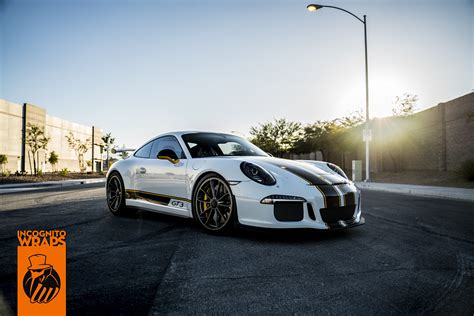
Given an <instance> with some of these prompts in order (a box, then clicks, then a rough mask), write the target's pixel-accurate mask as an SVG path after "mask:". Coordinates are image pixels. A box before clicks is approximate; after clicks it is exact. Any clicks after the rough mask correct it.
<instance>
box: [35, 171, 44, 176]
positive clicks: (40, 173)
mask: <svg viewBox="0 0 474 316" xmlns="http://www.w3.org/2000/svg"><path fill="white" fill-rule="evenodd" d="M36 175H37V176H38V177H42V176H43V170H41V169H39V170H38V172H37V173H36Z"/></svg>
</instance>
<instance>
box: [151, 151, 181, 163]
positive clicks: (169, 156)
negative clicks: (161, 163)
mask: <svg viewBox="0 0 474 316" xmlns="http://www.w3.org/2000/svg"><path fill="white" fill-rule="evenodd" d="M156 158H158V159H164V160H168V161H169V162H171V163H172V164H177V163H178V162H179V158H178V155H176V153H175V152H174V151H173V150H171V149H163V150H160V152H159V153H158V155H157V157H156Z"/></svg>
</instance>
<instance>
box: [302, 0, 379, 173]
mask: <svg viewBox="0 0 474 316" xmlns="http://www.w3.org/2000/svg"><path fill="white" fill-rule="evenodd" d="M322 8H331V9H336V10H340V11H344V12H346V13H349V14H350V15H352V16H353V17H355V18H356V19H357V20H359V21H360V22H362V24H364V44H365V130H364V141H365V181H369V174H370V169H369V160H370V159H369V142H370V141H371V137H372V135H371V133H370V129H369V66H368V61H367V17H366V16H365V15H364V18H363V19H361V18H359V17H358V16H357V15H355V14H354V13H352V12H349V11H347V10H344V9H342V8H339V7H334V6H331V5H321V4H308V6H306V9H308V11H310V12H314V11H316V10H319V9H322Z"/></svg>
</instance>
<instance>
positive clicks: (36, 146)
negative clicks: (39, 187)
mask: <svg viewBox="0 0 474 316" xmlns="http://www.w3.org/2000/svg"><path fill="white" fill-rule="evenodd" d="M49 140H50V137H46V135H45V133H44V129H43V128H41V127H39V126H37V125H35V124H30V123H28V125H27V127H26V138H25V143H26V145H27V146H28V148H29V151H28V157H29V158H30V171H31V158H33V174H34V175H35V176H36V175H37V174H38V169H39V151H40V150H46V149H47V146H48V142H49ZM30 154H31V156H30Z"/></svg>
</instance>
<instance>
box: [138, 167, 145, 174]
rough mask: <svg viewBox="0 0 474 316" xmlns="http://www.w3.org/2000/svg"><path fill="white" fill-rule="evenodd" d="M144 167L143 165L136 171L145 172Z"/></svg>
mask: <svg viewBox="0 0 474 316" xmlns="http://www.w3.org/2000/svg"><path fill="white" fill-rule="evenodd" d="M145 172H146V169H145V168H143V167H140V168H138V173H145Z"/></svg>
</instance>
